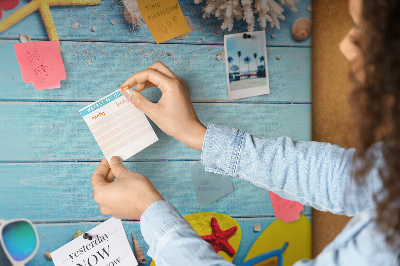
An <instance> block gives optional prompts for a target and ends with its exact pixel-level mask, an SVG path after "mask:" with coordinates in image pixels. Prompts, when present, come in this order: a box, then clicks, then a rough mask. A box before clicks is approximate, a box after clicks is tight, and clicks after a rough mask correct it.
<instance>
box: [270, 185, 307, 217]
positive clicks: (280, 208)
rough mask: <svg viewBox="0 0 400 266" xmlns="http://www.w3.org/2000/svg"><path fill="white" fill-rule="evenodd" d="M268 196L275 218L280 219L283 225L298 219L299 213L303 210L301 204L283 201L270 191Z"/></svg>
mask: <svg viewBox="0 0 400 266" xmlns="http://www.w3.org/2000/svg"><path fill="white" fill-rule="evenodd" d="M269 195H270V197H271V202H272V208H273V209H274V213H275V217H276V218H281V219H282V220H283V221H284V222H285V223H290V222H293V221H296V220H298V219H300V213H301V212H302V211H303V210H304V206H303V205H302V204H301V203H299V202H296V201H291V200H287V199H284V198H282V197H280V196H278V195H276V194H275V193H273V192H271V191H270V192H269Z"/></svg>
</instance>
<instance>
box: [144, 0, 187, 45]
mask: <svg viewBox="0 0 400 266" xmlns="http://www.w3.org/2000/svg"><path fill="white" fill-rule="evenodd" d="M137 3H138V7H139V11H140V14H141V15H142V17H143V19H144V22H146V25H147V27H148V28H149V30H150V32H151V34H152V35H153V37H154V39H155V40H156V42H157V43H162V42H165V41H168V40H170V39H172V38H175V37H178V36H181V35H183V34H186V33H189V32H190V28H189V26H188V24H187V23H186V20H185V17H184V16H183V13H182V9H181V7H180V5H179V2H178V0H137Z"/></svg>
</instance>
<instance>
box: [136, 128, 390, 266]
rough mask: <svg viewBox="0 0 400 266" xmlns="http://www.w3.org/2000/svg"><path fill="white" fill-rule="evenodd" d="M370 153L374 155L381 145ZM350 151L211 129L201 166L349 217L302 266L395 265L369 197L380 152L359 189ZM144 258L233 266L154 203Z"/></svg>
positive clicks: (166, 207) (146, 219) (376, 184)
mask: <svg viewBox="0 0 400 266" xmlns="http://www.w3.org/2000/svg"><path fill="white" fill-rule="evenodd" d="M375 150H378V151H379V144H377V145H376V147H375ZM354 152H355V150H354V149H343V148H341V147H339V146H336V145H331V144H328V143H320V142H296V141H293V140H292V139H290V138H289V137H280V138H273V139H265V138H259V137H255V136H251V135H249V134H247V133H245V132H243V131H241V130H236V129H230V128H226V127H222V126H217V125H209V126H208V128H207V132H206V135H205V139H204V143H203V151H202V155H201V162H202V163H203V164H204V165H205V166H206V170H207V171H211V172H215V173H219V174H224V175H230V176H233V177H238V178H242V179H245V180H247V181H249V182H251V183H253V184H254V185H256V186H259V187H262V188H265V189H267V190H270V191H272V192H274V193H276V194H278V195H279V196H281V197H283V198H286V199H288V200H293V201H298V202H300V203H302V204H304V205H308V206H311V207H314V208H316V209H318V210H321V211H329V212H332V213H335V214H342V215H347V216H354V218H352V219H351V220H350V222H349V223H348V224H347V226H346V227H345V228H344V229H343V231H342V232H341V233H340V234H339V235H338V236H337V237H336V238H335V240H334V241H332V242H331V243H330V244H329V245H328V246H326V247H325V249H324V250H323V251H322V252H321V253H320V254H319V255H318V256H317V257H316V258H315V259H314V260H301V261H298V262H297V263H296V264H295V265H296V266H303V265H323V266H330V265H352V266H356V265H374V266H375V265H398V262H397V256H398V251H395V250H394V249H392V248H391V247H390V246H388V245H387V243H386V242H385V236H384V235H383V234H382V233H381V232H380V231H379V229H378V228H377V225H376V223H375V221H374V215H375V209H374V208H375V203H374V200H373V195H374V194H375V193H376V192H378V191H379V190H380V189H381V187H382V184H381V181H380V178H379V175H378V168H379V165H381V164H382V159H381V158H380V157H381V156H380V154H379V152H378V153H377V162H376V166H375V168H374V169H373V170H372V171H371V172H370V174H369V175H368V177H367V180H366V182H365V183H364V185H362V186H359V185H357V184H356V183H355V181H354V180H353V178H352V177H351V171H352V157H353V154H354ZM140 225H141V230H142V234H143V237H144V239H145V240H146V242H147V243H148V245H149V251H148V255H149V256H150V257H152V258H153V259H154V260H155V262H156V263H157V266H161V265H233V264H232V263H230V262H228V261H226V260H224V259H223V258H222V257H221V256H220V255H218V254H217V253H215V252H214V250H213V248H212V246H211V245H210V244H208V243H207V242H205V241H203V240H202V239H201V237H200V236H199V235H198V234H197V233H196V232H195V231H194V230H193V229H192V228H191V227H190V225H189V224H188V223H187V222H186V220H185V219H184V218H183V217H182V216H181V215H180V214H179V213H178V211H177V210H176V208H175V207H174V206H172V205H171V204H170V203H168V202H166V201H156V202H154V203H153V204H151V205H150V206H149V207H148V209H147V210H146V211H145V212H144V213H143V215H142V216H141V219H140Z"/></svg>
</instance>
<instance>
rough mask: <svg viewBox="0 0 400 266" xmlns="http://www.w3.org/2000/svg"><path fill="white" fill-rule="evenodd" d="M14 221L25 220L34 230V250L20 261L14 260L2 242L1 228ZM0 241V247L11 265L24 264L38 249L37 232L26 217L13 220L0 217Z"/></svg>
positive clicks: (18, 265)
mask: <svg viewBox="0 0 400 266" xmlns="http://www.w3.org/2000/svg"><path fill="white" fill-rule="evenodd" d="M15 222H27V223H29V224H30V225H31V226H32V228H33V231H34V232H35V235H36V248H35V250H34V251H33V252H32V254H31V255H29V257H27V258H26V259H24V260H21V261H16V260H14V259H13V258H12V257H11V255H10V254H9V253H8V250H7V249H6V247H5V245H4V242H3V228H4V227H5V226H6V225H8V224H12V223H15ZM0 243H1V247H2V248H3V250H4V253H5V254H6V256H7V258H8V259H9V260H10V262H11V264H12V265H13V266H20V265H25V263H27V262H28V261H30V260H31V259H32V258H33V257H34V256H35V254H36V252H37V251H38V249H39V236H38V233H37V231H36V228H35V226H34V225H33V223H32V222H31V221H29V220H27V219H14V220H9V221H6V220H2V219H0Z"/></svg>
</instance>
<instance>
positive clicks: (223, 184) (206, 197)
mask: <svg viewBox="0 0 400 266" xmlns="http://www.w3.org/2000/svg"><path fill="white" fill-rule="evenodd" d="M190 173H191V175H192V181H193V186H194V191H195V192H196V196H197V201H198V202H199V206H200V208H202V207H204V206H206V205H208V204H210V203H211V202H213V201H216V200H217V199H219V198H221V197H223V196H225V195H226V194H228V193H230V192H231V191H233V185H232V181H231V177H230V176H225V175H219V174H215V173H211V172H206V171H205V168H204V166H203V165H202V164H201V163H200V162H197V163H194V164H192V165H191V166H190Z"/></svg>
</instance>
